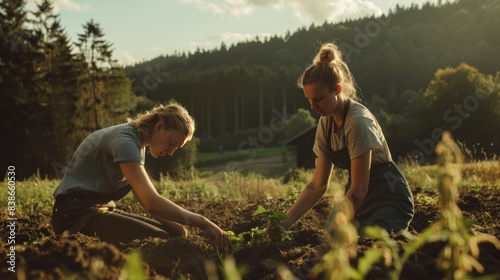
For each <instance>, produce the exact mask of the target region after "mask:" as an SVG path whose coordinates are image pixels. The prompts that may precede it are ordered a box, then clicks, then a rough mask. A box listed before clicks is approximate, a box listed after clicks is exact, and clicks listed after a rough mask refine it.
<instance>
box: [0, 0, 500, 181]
mask: <svg viewBox="0 0 500 280" xmlns="http://www.w3.org/2000/svg"><path fill="white" fill-rule="evenodd" d="M0 26H1V28H0V30H1V31H0V41H1V44H0V107H1V108H0V112H1V114H2V119H3V121H2V124H1V126H2V127H1V129H2V131H3V137H2V138H3V139H2V141H1V144H0V150H1V155H2V156H1V159H0V160H1V166H2V167H6V166H9V165H16V166H19V167H21V166H22V170H21V169H19V171H18V174H17V175H18V176H19V177H20V178H22V177H28V176H30V175H31V174H33V173H35V172H39V173H40V175H42V176H48V177H60V176H61V175H62V172H63V170H64V167H65V164H67V162H68V161H69V157H70V156H71V155H72V153H73V152H74V151H75V150H76V148H77V146H78V144H79V143H80V141H82V140H83V138H84V137H85V136H86V135H88V134H89V133H90V132H92V131H94V130H96V129H99V128H102V127H105V126H108V125H112V124H118V123H123V122H124V121H125V120H126V118H127V117H130V116H134V115H136V114H137V113H139V112H142V111H144V110H146V109H148V108H149V107H150V106H151V105H152V104H154V103H165V102H168V101H169V100H176V101H177V102H180V103H181V104H182V105H184V106H185V107H186V108H187V109H188V110H189V111H190V113H191V114H192V115H193V116H194V118H195V119H196V121H197V132H196V137H197V140H196V141H195V142H194V143H195V145H192V146H191V148H192V149H198V150H200V151H216V150H217V148H218V147H219V146H223V147H224V149H227V150H231V149H237V148H238V145H240V144H241V143H242V139H246V138H247V137H249V136H251V135H254V136H255V135H257V133H258V131H259V129H262V128H264V127H267V126H269V125H270V121H271V120H273V118H275V117H276V116H277V115H279V116H281V117H282V118H283V116H284V117H285V118H286V119H291V118H292V117H293V116H294V115H297V113H298V112H299V110H300V109H308V103H307V100H306V99H305V98H304V96H303V94H302V92H301V90H300V89H299V88H297V86H296V80H297V78H298V77H299V75H300V73H301V71H302V70H303V69H304V68H305V67H306V66H307V65H308V63H310V62H311V60H312V58H313V56H314V54H315V53H316V51H317V50H318V48H319V46H320V45H321V43H324V42H330V41H335V42H336V43H337V44H338V45H339V46H340V47H341V49H342V51H343V52H344V58H345V59H346V60H347V62H348V65H349V67H350V69H351V71H352V73H353V75H354V77H355V79H356V82H357V85H358V88H359V91H358V94H359V95H360V97H361V100H362V103H363V104H365V105H366V106H367V107H368V108H369V109H370V110H371V111H372V112H373V113H374V115H375V116H376V117H377V119H378V120H379V122H380V123H381V125H382V127H383V129H384V132H385V136H386V138H387V139H388V142H389V144H390V146H391V150H392V153H393V157H394V158H405V157H410V158H417V159H418V161H419V163H421V164H425V163H428V162H432V160H433V159H432V155H433V152H434V146H435V144H436V143H437V141H438V140H437V139H440V134H441V133H442V131H444V130H449V131H451V132H452V133H453V135H454V136H455V138H456V139H457V141H459V142H461V143H463V144H464V145H466V146H467V147H468V148H469V149H471V150H472V151H474V153H475V155H474V157H475V158H480V157H482V156H485V157H488V156H491V155H492V154H498V153H499V147H498V146H499V137H500V136H499V134H498V133H497V132H498V129H499V128H500V109H499V108H500V98H499V94H500V93H499V92H500V72H499V65H500V37H499V36H498V30H500V4H499V3H498V1H495V0H460V1H451V2H449V1H448V2H444V1H439V2H438V3H437V4H424V5H422V6H417V5H411V6H408V7H402V6H396V7H395V8H394V9H392V10H391V11H390V12H389V13H387V14H385V15H383V16H380V17H366V18H361V19H352V20H348V21H343V22H340V23H329V22H325V23H323V24H322V25H311V26H308V27H302V28H300V29H298V30H294V31H289V32H288V33H287V34H286V35H285V36H277V35H276V36H272V37H270V38H255V39H254V40H249V41H246V42H240V43H237V44H234V45H231V46H226V45H225V44H221V45H220V47H218V48H216V49H211V50H205V49H198V50H197V51H195V52H193V53H175V54H170V55H164V56H159V57H157V58H155V59H152V60H149V61H143V62H141V63H137V64H135V65H130V66H122V65H119V64H118V63H117V62H116V61H115V60H114V59H113V44H112V42H109V41H107V40H106V36H105V30H102V28H101V27H100V26H99V23H97V22H95V21H93V20H91V19H89V21H88V23H86V24H84V25H83V26H82V31H81V33H79V34H77V36H76V38H77V40H76V41H75V42H71V41H70V39H69V36H68V35H67V34H66V33H65V31H64V22H61V21H60V19H59V17H58V15H57V14H55V13H54V11H53V5H52V2H51V1H49V0H45V1H42V2H41V3H40V4H39V5H38V6H37V9H36V10H35V11H27V10H26V8H25V1H23V0H3V1H2V2H0ZM309 113H311V115H312V116H313V118H316V119H317V116H316V115H314V114H313V112H309ZM302 115H304V114H302ZM306 115H307V114H306ZM287 129H288V128H287ZM273 136H274V137H272V139H270V141H269V142H268V143H266V145H279V143H284V142H286V140H287V139H286V137H285V133H282V132H281V131H280V132H279V133H275V134H274V135H273ZM172 160H176V159H175V157H174V158H173V159H172ZM4 170H6V169H4Z"/></svg>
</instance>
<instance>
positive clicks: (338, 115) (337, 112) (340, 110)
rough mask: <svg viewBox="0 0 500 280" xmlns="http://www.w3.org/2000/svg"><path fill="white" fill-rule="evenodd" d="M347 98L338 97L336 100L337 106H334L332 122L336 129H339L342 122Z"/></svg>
mask: <svg viewBox="0 0 500 280" xmlns="http://www.w3.org/2000/svg"><path fill="white" fill-rule="evenodd" d="M347 101H348V98H344V97H342V96H339V97H338V100H337V106H335V109H334V110H333V113H332V115H333V120H334V121H335V124H336V125H337V127H340V126H341V125H342V123H343V122H344V112H345V110H346V109H347V108H345V105H346V104H347Z"/></svg>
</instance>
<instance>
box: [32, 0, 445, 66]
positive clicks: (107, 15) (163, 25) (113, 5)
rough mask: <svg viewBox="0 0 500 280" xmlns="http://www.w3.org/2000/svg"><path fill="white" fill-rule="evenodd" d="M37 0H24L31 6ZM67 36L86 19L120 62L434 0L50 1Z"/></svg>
mask: <svg viewBox="0 0 500 280" xmlns="http://www.w3.org/2000/svg"><path fill="white" fill-rule="evenodd" d="M38 2H40V1H39V0H28V1H27V8H28V9H29V10H32V9H34V7H35V6H36V3H38ZM53 2H54V11H55V13H56V14H58V15H59V19H60V20H61V25H62V26H64V27H65V31H66V35H68V37H69V38H70V39H71V40H72V41H73V42H75V41H76V38H77V35H78V34H80V33H82V32H83V25H84V24H85V23H87V22H89V21H90V20H92V19H93V20H94V22H96V23H98V24H99V25H100V27H101V28H102V30H103V31H104V34H105V37H104V39H105V40H107V41H108V42H110V43H112V44H113V50H114V52H113V54H114V58H115V59H117V60H118V62H119V63H120V64H121V65H131V64H134V63H137V62H141V61H147V60H150V59H153V58H155V57H158V56H161V55H173V54H175V53H182V52H186V53H187V52H194V51H195V50H196V49H197V48H199V49H205V50H211V49H215V48H218V47H220V46H221V43H222V42H224V43H225V44H226V46H228V47H229V46H231V45H232V44H235V43H237V42H241V41H245V40H254V39H255V38H256V36H258V37H259V38H261V39H263V38H265V37H270V36H272V35H278V36H284V35H285V34H286V33H287V31H289V32H290V33H293V32H295V31H296V30H297V29H299V28H301V27H309V26H310V25H311V24H317V25H319V24H323V23H324V22H325V21H327V22H329V23H336V22H340V21H342V20H346V19H357V18H361V17H365V16H371V15H376V16H379V15H382V14H387V12H388V11H389V9H390V8H394V7H395V6H396V4H399V5H400V6H404V7H407V6H410V5H411V4H412V3H413V4H416V5H418V6H421V5H422V4H423V3H425V2H431V3H435V2H437V0H397V1H396V0H142V1H141V0H53Z"/></svg>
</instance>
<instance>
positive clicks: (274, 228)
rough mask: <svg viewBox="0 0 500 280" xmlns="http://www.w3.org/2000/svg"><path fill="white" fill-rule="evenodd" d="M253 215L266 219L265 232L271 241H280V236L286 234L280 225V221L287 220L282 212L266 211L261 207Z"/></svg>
mask: <svg viewBox="0 0 500 280" xmlns="http://www.w3.org/2000/svg"><path fill="white" fill-rule="evenodd" d="M254 215H264V216H265V217H267V226H266V232H267V236H268V238H269V239H270V240H271V241H280V240H281V237H282V234H284V233H285V232H286V228H285V227H284V226H283V225H282V224H281V221H284V220H286V219H287V216H286V214H285V213H284V212H282V211H268V210H266V209H265V208H264V207H262V206H261V205H259V207H257V210H255V213H254Z"/></svg>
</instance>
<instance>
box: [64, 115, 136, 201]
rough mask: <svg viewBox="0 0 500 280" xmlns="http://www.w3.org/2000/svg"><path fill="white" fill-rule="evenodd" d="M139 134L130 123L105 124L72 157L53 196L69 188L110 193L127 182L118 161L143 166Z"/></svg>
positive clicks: (86, 139) (84, 141)
mask: <svg viewBox="0 0 500 280" xmlns="http://www.w3.org/2000/svg"><path fill="white" fill-rule="evenodd" d="M144 159H145V149H141V144H140V138H139V133H138V132H137V130H136V129H135V128H134V127H133V126H131V125H129V124H120V125H115V126H110V127H106V128H103V129H100V130H98V131H95V132H94V133H92V134H90V135H89V136H88V137H87V138H85V140H83V142H82V143H81V144H80V146H79V147H78V149H77V150H76V152H75V154H74V155H73V157H72V158H71V160H70V162H69V164H68V167H67V169H66V172H65V174H64V177H63V179H62V180H61V183H60V184H59V186H58V187H57V188H56V190H55V191H54V197H56V196H57V195H58V194H64V193H66V192H67V191H68V190H75V191H84V192H93V193H101V194H106V193H113V192H116V191H118V190H120V189H122V188H123V187H126V186H128V185H129V183H128V182H127V180H126V179H125V177H124V176H123V173H122V171H121V169H120V162H135V163H139V164H141V165H144Z"/></svg>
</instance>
